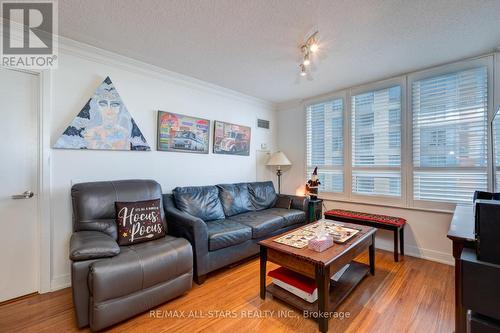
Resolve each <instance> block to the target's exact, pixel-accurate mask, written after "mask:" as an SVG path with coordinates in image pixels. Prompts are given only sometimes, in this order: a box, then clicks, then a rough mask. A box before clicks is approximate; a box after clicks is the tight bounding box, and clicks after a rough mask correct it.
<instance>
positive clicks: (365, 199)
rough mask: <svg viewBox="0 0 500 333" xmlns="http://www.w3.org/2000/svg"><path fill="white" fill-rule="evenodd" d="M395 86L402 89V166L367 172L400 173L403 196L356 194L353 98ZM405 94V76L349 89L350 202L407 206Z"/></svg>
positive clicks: (360, 168) (346, 180)
mask: <svg viewBox="0 0 500 333" xmlns="http://www.w3.org/2000/svg"><path fill="white" fill-rule="evenodd" d="M395 86H400V88H401V106H400V110H401V114H400V125H401V132H400V140H401V141H400V142H401V146H400V156H401V165H400V166H399V167H380V168H376V169H374V168H370V167H367V168H366V170H370V171H377V170H381V171H382V170H387V171H400V175H401V195H400V196H399V197H395V196H390V195H380V194H376V195H365V194H357V193H354V192H353V191H352V175H353V166H352V106H351V103H352V97H353V96H356V95H360V94H363V93H368V92H372V91H377V90H383V89H388V88H391V87H395ZM405 92H406V79H405V77H404V76H398V77H393V78H390V79H386V80H381V81H377V82H373V83H368V84H363V85H360V86H357V87H353V88H351V89H349V94H348V98H349V109H348V114H347V115H346V116H347V118H348V119H347V121H348V123H346V124H348V125H347V126H348V130H349V137H348V138H346V139H344V140H347V141H346V143H348V144H347V145H348V146H349V156H348V161H346V163H348V165H349V174H348V177H347V174H346V178H347V179H345V180H344V182H345V183H348V185H347V187H345V189H346V190H347V191H348V198H349V201H353V202H361V203H370V204H384V205H390V206H398V207H401V206H405V205H406V202H405V191H406V182H405V178H404V169H405V168H404V167H403V166H404V161H405V158H404V156H403V154H404V149H403V147H404V145H405V144H406V140H405V137H406V133H405V131H406V126H405V121H406V105H407V103H406V93H405ZM355 169H356V170H360V171H362V170H363V169H364V168H363V167H356V168H355Z"/></svg>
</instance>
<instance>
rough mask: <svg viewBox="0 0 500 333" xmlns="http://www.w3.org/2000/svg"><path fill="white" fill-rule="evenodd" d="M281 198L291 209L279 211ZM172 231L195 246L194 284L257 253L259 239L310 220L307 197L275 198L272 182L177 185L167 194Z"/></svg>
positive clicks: (280, 209)
mask: <svg viewBox="0 0 500 333" xmlns="http://www.w3.org/2000/svg"><path fill="white" fill-rule="evenodd" d="M279 197H287V198H290V199H291V200H292V201H291V207H290V208H289V209H288V208H278V207H275V204H276V202H277V201H278V198H279ZM163 204H164V207H165V215H166V217H167V221H168V230H169V233H170V234H172V235H174V236H176V237H184V238H186V239H187V240H189V242H190V243H191V245H192V246H193V257H194V274H195V282H196V283H198V284H201V283H203V281H204V280H205V275H206V274H207V273H209V272H212V271H214V270H216V269H219V268H221V267H224V266H227V265H229V264H232V263H234V262H236V261H239V260H241V259H244V258H247V257H250V256H252V255H255V254H257V253H258V252H259V246H258V244H257V242H258V241H260V240H261V239H265V238H268V237H271V236H273V235H277V234H279V233H282V232H285V231H287V230H290V229H293V228H297V227H299V226H300V225H303V224H305V223H306V222H307V217H306V216H307V209H308V204H309V200H308V199H307V198H306V197H299V196H291V195H277V194H276V192H275V190H274V186H273V183H272V182H254V183H238V184H221V185H217V186H194V187H177V188H175V189H174V190H173V191H172V194H165V195H164V196H163Z"/></svg>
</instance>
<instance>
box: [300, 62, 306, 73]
mask: <svg viewBox="0 0 500 333" xmlns="http://www.w3.org/2000/svg"><path fill="white" fill-rule="evenodd" d="M306 75H307V72H306V66H304V64H300V76H306Z"/></svg>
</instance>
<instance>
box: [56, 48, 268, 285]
mask: <svg viewBox="0 0 500 333" xmlns="http://www.w3.org/2000/svg"><path fill="white" fill-rule="evenodd" d="M66 43H68V45H69V46H67V47H65V45H62V46H61V50H60V54H59V68H58V69H57V70H54V71H53V74H52V99H53V100H52V103H53V104H52V105H53V108H52V110H51V116H50V118H51V121H50V135H51V144H52V145H53V144H54V143H55V141H56V140H57V138H58V137H59V135H60V134H61V133H62V132H63V131H64V129H65V128H66V127H67V126H68V124H69V123H70V122H71V121H72V120H73V118H74V117H75V116H76V115H77V113H78V112H79V111H80V109H81V108H82V107H83V106H84V104H85V103H86V102H87V100H88V98H89V97H90V96H91V95H92V93H93V92H94V90H95V89H96V88H97V86H98V85H99V84H100V83H101V82H102V81H103V80H104V78H105V77H106V76H110V78H111V80H112V81H113V83H114V84H115V86H116V88H117V89H118V92H119V93H120V95H121V96H122V99H123V101H124V103H125V104H126V106H127V108H128V110H129V111H130V113H131V114H132V117H134V119H135V121H136V123H137V124H138V126H139V128H140V129H141V131H142V133H143V134H144V136H145V137H146V139H147V141H148V143H149V144H150V146H151V148H152V151H151V152H118V151H116V152H113V151H78V150H61V149H51V152H50V166H51V216H52V218H51V220H52V221H51V224H52V248H51V252H52V256H51V259H52V260H51V262H52V264H51V288H52V289H53V290H54V289H58V288H62V287H65V286H68V285H69V281H70V280H69V276H70V275H69V274H70V262H69V260H68V245H69V238H70V236H71V232H72V222H71V201H70V188H71V185H72V184H74V183H77V182H84V181H98V180H112V179H127V178H150V179H154V180H156V181H158V182H159V183H160V184H161V186H162V188H163V191H164V192H170V191H171V190H172V189H173V188H174V187H176V186H186V185H206V184H217V183H231V182H238V181H253V180H255V179H256V173H257V169H256V150H258V149H260V147H261V144H266V145H267V147H268V149H270V150H274V148H275V147H276V140H277V133H276V130H275V128H274V127H275V125H276V112H275V110H274V106H273V105H272V104H270V103H266V102H263V101H260V100H257V99H255V98H252V97H249V96H244V95H242V94H239V93H236V92H232V91H229V90H227V89H224V88H220V87H216V86H213V85H210V84H206V83H203V82H200V81H198V80H195V79H190V78H185V77H182V76H180V75H178V74H175V73H169V72H167V71H164V70H160V69H158V68H154V67H152V66H149V65H145V64H141V63H138V62H135V61H131V60H130V59H126V58H123V57H121V56H118V55H115V54H111V53H108V52H104V51H102V50H97V49H93V48H89V47H86V46H83V45H79V44H76V43H73V42H70V41H66ZM157 110H163V111H171V112H176V113H182V114H187V115H192V116H199V117H203V118H206V119H210V120H222V121H227V122H233V123H237V124H242V125H247V126H251V127H252V141H251V150H250V156H249V157H245V156H230V155H216V154H213V153H212V152H210V153H209V155H205V154H190V153H172V152H159V151H156V150H155V149H156V117H157ZM257 117H259V118H263V119H267V120H270V121H271V129H270V130H265V129H259V128H257V127H256V122H257ZM211 125H212V128H211V135H213V123H212V124H211ZM211 141H212V138H211ZM210 148H212V146H211V145H210Z"/></svg>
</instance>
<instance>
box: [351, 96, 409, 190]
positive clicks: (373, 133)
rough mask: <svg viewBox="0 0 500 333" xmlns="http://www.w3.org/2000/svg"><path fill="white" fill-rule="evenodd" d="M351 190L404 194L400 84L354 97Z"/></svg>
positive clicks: (352, 110)
mask: <svg viewBox="0 0 500 333" xmlns="http://www.w3.org/2000/svg"><path fill="white" fill-rule="evenodd" d="M351 105H352V107H351V108H352V109H351V117H352V122H351V133H352V192H353V193H355V194H363V195H387V196H393V197H400V196H401V87H400V86H394V87H390V88H387V89H382V90H377V91H369V92H364V93H361V94H358V95H354V96H352V103H351Z"/></svg>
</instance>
